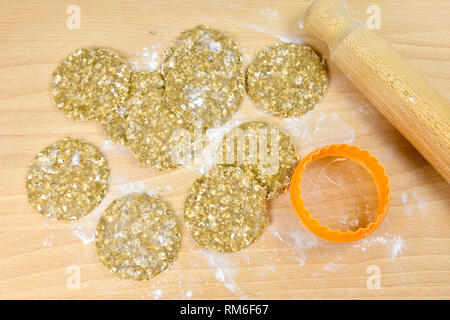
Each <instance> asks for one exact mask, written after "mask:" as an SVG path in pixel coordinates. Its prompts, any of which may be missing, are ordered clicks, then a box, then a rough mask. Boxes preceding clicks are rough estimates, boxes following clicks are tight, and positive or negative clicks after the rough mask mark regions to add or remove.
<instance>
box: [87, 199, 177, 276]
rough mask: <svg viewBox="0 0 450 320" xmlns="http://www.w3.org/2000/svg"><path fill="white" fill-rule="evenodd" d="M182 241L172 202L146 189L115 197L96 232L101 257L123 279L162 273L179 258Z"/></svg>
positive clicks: (98, 251)
mask: <svg viewBox="0 0 450 320" xmlns="http://www.w3.org/2000/svg"><path fill="white" fill-rule="evenodd" d="M180 244H181V233H180V230H179V228H178V225H177V221H176V218H175V216H174V214H173V213H172V211H171V210H170V208H169V207H168V205H167V204H166V203H165V202H164V201H162V200H161V199H160V198H159V197H154V196H149V195H148V194H144V193H135V194H129V195H126V196H124V197H122V198H119V199H116V200H114V201H113V202H112V203H111V204H110V205H109V207H108V208H107V209H106V210H105V212H104V213H103V215H102V216H101V217H100V220H99V222H98V224H97V230H96V233H95V246H96V248H97V256H98V258H99V260H100V261H101V262H102V263H103V264H104V265H105V266H106V267H107V268H108V269H109V270H110V271H111V272H113V273H114V274H116V275H117V276H118V277H119V278H123V279H133V280H148V279H150V278H152V277H154V276H156V275H158V274H159V273H161V272H162V271H164V270H166V269H167V268H168V267H169V265H170V264H171V263H172V262H173V261H174V260H175V257H176V255H177V253H178V250H179V249H180Z"/></svg>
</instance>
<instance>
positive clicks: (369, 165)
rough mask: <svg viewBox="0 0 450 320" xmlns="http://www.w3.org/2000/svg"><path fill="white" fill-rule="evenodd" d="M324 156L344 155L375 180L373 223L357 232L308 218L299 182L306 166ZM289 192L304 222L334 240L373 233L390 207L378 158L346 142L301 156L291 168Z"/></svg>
mask: <svg viewBox="0 0 450 320" xmlns="http://www.w3.org/2000/svg"><path fill="white" fill-rule="evenodd" d="M326 157H343V158H347V159H350V160H353V161H355V162H356V163H359V164H360V165H362V166H363V167H364V168H365V169H366V170H367V171H368V172H369V173H370V174H371V175H372V178H373V179H374V181H375V183H376V185H377V189H378V210H377V214H376V216H375V218H374V220H373V221H372V222H370V223H369V224H368V225H367V226H366V227H364V228H360V229H358V230H356V231H351V230H349V231H346V232H343V231H340V230H331V229H330V228H329V227H328V226H323V225H321V224H320V223H319V221H318V220H317V219H314V218H313V217H311V214H310V212H309V211H308V210H307V209H306V208H305V204H304V202H303V199H302V198H301V189H300V182H301V181H302V173H303V172H304V171H305V169H306V166H307V165H308V164H310V163H311V162H313V161H314V160H317V159H321V158H326ZM289 192H290V195H291V203H292V206H293V207H294V210H295V213H296V214H297V217H298V218H299V219H300V221H301V222H302V223H303V225H304V226H305V227H306V228H307V229H308V230H309V231H311V232H312V233H314V234H315V235H317V236H319V237H321V238H323V239H326V240H329V241H335V242H351V241H356V240H360V239H362V238H364V237H366V236H368V235H369V234H371V233H372V232H374V231H375V230H376V229H377V228H378V227H379V226H380V225H381V223H382V222H383V220H384V218H386V215H387V213H388V210H389V203H390V200H391V188H390V186H389V178H388V176H387V175H386V173H385V170H384V167H383V166H382V165H381V164H380V163H379V162H378V159H377V158H375V157H374V156H372V155H370V153H369V152H368V151H366V150H361V149H359V148H358V147H356V146H349V145H348V144H336V145H331V146H326V147H321V148H318V149H316V150H314V151H313V152H311V153H310V154H308V155H307V156H306V157H304V158H303V159H302V160H301V161H300V163H299V164H298V165H297V167H296V168H295V170H294V173H293V175H292V178H291V185H290V187H289Z"/></svg>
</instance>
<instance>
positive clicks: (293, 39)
mask: <svg viewBox="0 0 450 320" xmlns="http://www.w3.org/2000/svg"><path fill="white" fill-rule="evenodd" d="M241 26H243V27H245V28H248V29H252V30H255V31H258V32H261V33H265V34H270V35H272V36H274V37H275V38H278V39H279V40H281V41H282V42H293V43H299V44H301V43H303V41H302V40H301V39H300V38H298V37H296V36H294V35H290V34H286V33H280V32H276V31H273V30H269V29H265V28H262V27H260V26H257V25H254V24H248V23H244V24H241Z"/></svg>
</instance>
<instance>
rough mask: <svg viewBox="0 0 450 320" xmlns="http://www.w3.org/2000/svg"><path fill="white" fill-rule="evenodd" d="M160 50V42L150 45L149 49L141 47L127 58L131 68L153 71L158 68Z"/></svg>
mask: <svg viewBox="0 0 450 320" xmlns="http://www.w3.org/2000/svg"><path fill="white" fill-rule="evenodd" d="M160 50H161V44H156V45H152V46H151V48H150V49H149V48H148V47H142V48H141V49H139V50H138V51H137V52H136V54H135V55H134V56H133V57H132V58H131V59H130V60H129V63H130V65H131V69H132V70H133V71H140V72H153V71H156V70H158V67H159V56H160Z"/></svg>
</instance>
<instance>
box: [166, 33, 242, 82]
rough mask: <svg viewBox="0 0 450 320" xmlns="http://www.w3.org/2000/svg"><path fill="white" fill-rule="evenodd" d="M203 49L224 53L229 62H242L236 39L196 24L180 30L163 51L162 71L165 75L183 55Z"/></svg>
mask: <svg viewBox="0 0 450 320" xmlns="http://www.w3.org/2000/svg"><path fill="white" fill-rule="evenodd" d="M203 50H208V51H210V52H213V53H219V54H222V55H224V56H225V57H227V58H228V59H227V60H226V61H227V63H229V64H233V63H238V64H242V62H243V58H242V52H241V49H240V48H239V45H238V44H237V43H236V41H234V40H233V39H231V38H229V37H228V36H226V35H225V34H224V33H222V32H221V31H218V30H215V29H212V28H209V27H207V26H204V25H198V26H196V27H195V28H192V29H189V30H186V31H184V32H182V33H181V34H180V35H179V36H178V37H177V38H176V39H175V40H174V41H173V42H172V43H171V44H170V46H169V47H168V48H167V50H166V51H165V52H164V58H163V63H162V71H163V73H164V74H165V75H167V74H168V73H169V72H170V70H171V69H173V68H174V67H175V65H176V64H177V63H178V61H179V60H180V59H181V58H183V57H184V56H187V55H189V54H191V53H192V54H195V53H197V52H200V51H203Z"/></svg>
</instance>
